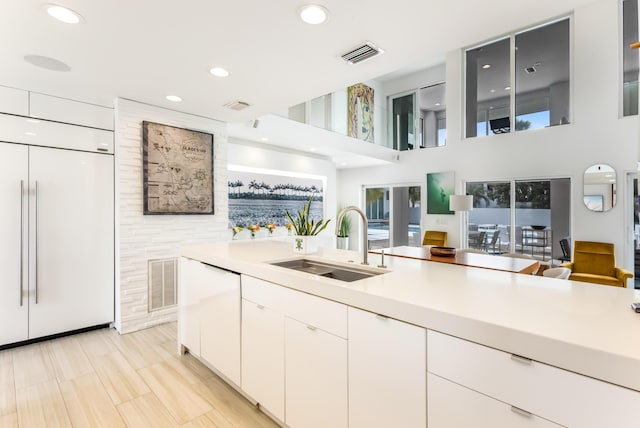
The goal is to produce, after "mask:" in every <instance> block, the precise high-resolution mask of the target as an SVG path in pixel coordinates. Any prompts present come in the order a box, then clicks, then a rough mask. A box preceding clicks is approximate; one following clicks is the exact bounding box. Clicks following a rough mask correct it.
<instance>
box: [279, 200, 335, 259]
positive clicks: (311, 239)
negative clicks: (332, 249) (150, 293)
mask: <svg viewBox="0 0 640 428" xmlns="http://www.w3.org/2000/svg"><path fill="white" fill-rule="evenodd" d="M312 201H313V196H311V197H310V198H309V202H306V203H305V204H304V205H303V206H302V209H301V210H300V211H298V215H297V216H296V217H293V216H292V215H291V214H289V210H286V211H285V214H286V215H287V217H288V218H289V221H290V222H291V225H292V226H293V230H294V231H295V235H296V236H295V237H294V239H293V251H295V252H297V253H301V254H308V253H313V252H315V251H316V250H317V249H318V239H317V236H316V235H318V233H320V232H322V231H323V230H324V229H326V227H327V226H328V225H329V222H330V221H331V220H327V221H324V220H322V219H321V220H318V221H315V220H314V219H312V218H310V216H309V210H310V209H311V202H312Z"/></svg>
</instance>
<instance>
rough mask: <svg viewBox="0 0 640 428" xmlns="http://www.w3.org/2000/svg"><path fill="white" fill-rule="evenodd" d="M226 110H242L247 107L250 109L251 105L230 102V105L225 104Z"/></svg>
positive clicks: (241, 102) (242, 102)
mask: <svg viewBox="0 0 640 428" xmlns="http://www.w3.org/2000/svg"><path fill="white" fill-rule="evenodd" d="M224 106H225V107H227V108H230V109H231V110H238V111H239V110H244V109H246V108H247V107H250V106H251V104H249V103H247V102H244V101H231V102H230V103H226V104H225V105H224Z"/></svg>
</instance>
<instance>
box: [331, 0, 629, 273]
mask: <svg viewBox="0 0 640 428" xmlns="http://www.w3.org/2000/svg"><path fill="white" fill-rule="evenodd" d="M618 29H619V25H618V2H612V1H607V0H601V1H598V2H595V3H592V4H590V5H588V6H585V7H582V8H580V9H578V10H576V11H575V14H574V19H573V44H572V54H573V80H572V82H573V83H572V85H573V97H572V109H573V114H572V124H570V125H564V126H556V127H551V128H545V129H538V130H531V131H525V132H519V133H516V134H508V135H505V134H502V135H492V136H489V137H478V138H471V139H466V140H464V139H462V138H461V135H462V131H463V125H464V124H463V122H462V111H463V104H462V101H463V86H462V82H463V74H462V65H463V51H462V50H457V51H453V52H449V53H448V54H447V59H446V75H445V74H444V70H443V69H442V68H436V69H433V70H432V73H431V74H430V75H429V74H425V76H429V77H430V78H431V80H429V81H426V80H425V81H423V82H422V83H420V85H422V86H425V85H428V84H433V83H437V82H439V81H443V80H446V83H447V87H446V91H447V96H446V100H447V146H446V147H439V148H430V149H423V150H420V151H410V152H402V153H401V154H400V161H399V163H398V164H396V165H391V166H383V167H375V168H361V169H347V170H340V171H339V174H338V180H339V183H340V186H339V189H340V191H339V194H338V202H339V204H341V205H347V204H359V205H361V187H362V186H363V185H381V184H405V183H413V182H418V183H421V184H422V186H423V187H422V188H423V201H422V202H423V203H422V207H423V216H422V226H423V229H424V228H433V229H439V230H447V231H448V232H449V235H450V238H449V243H450V244H451V245H458V244H459V239H460V232H461V230H460V223H459V221H460V215H459V214H456V215H454V216H446V215H429V216H427V215H426V214H425V212H426V203H425V195H424V191H425V184H426V183H425V181H426V179H425V174H426V173H427V172H439V171H455V180H456V188H457V190H458V192H460V193H461V192H462V190H463V189H462V182H463V181H479V180H494V179H496V180H497V179H505V178H524V179H530V178H546V177H569V178H571V195H572V198H571V199H572V201H571V202H572V204H571V212H572V238H573V239H574V240H595V241H605V242H613V243H614V244H615V246H616V256H617V260H618V261H619V264H623V260H625V256H627V255H628V254H629V253H630V251H632V250H631V248H630V245H631V243H627V242H626V240H625V227H624V221H625V215H624V210H625V203H623V201H621V200H619V201H618V205H617V206H616V207H615V208H614V209H613V210H611V211H609V212H607V213H594V212H590V211H588V210H587V209H586V208H585V207H584V204H583V203H582V187H583V178H582V177H583V173H584V170H585V169H586V168H587V167H588V166H590V165H592V164H594V163H608V164H610V165H612V166H613V167H614V168H615V169H616V171H617V172H618V194H619V195H624V194H626V193H625V192H626V190H625V189H624V186H626V183H625V182H624V180H621V179H620V178H621V177H623V176H624V172H625V171H632V170H635V169H636V161H637V160H638V143H637V142H638V123H637V120H638V119H637V117H628V118H622V119H621V118H619V116H618V114H619V113H618V112H619V107H618V105H619V98H618V94H619V93H620V90H619V88H618V85H619V82H620V79H621V77H620V76H619V74H620V73H619V70H620V66H619V60H618V59H619V49H620V48H621V43H620V41H619V34H618ZM452 31H453V30H452ZM496 36H498V34H496ZM443 37H446V35H443ZM445 77H446V79H445ZM417 86H419V85H417V84H416V81H415V76H409V78H407V79H404V80H403V81H399V82H395V83H393V84H392V83H385V84H384V88H388V90H387V91H386V92H387V93H397V92H401V91H402V90H409V89H414V88H416V87H417ZM356 239H357V238H356ZM627 268H629V266H627Z"/></svg>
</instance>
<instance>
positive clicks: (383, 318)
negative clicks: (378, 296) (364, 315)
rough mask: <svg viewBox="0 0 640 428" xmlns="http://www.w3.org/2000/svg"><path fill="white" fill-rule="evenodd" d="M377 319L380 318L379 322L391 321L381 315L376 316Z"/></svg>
mask: <svg viewBox="0 0 640 428" xmlns="http://www.w3.org/2000/svg"><path fill="white" fill-rule="evenodd" d="M376 318H378V319H379V320H382V321H386V320H388V319H389V317H388V316H385V315H381V314H376Z"/></svg>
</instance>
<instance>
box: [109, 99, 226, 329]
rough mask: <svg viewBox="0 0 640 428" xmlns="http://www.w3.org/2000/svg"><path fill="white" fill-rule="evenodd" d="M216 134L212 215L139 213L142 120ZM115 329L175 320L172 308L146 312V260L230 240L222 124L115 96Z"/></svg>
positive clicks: (141, 192) (140, 200)
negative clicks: (211, 242) (197, 244)
mask: <svg viewBox="0 0 640 428" xmlns="http://www.w3.org/2000/svg"><path fill="white" fill-rule="evenodd" d="M143 120H147V121H151V122H158V123H162V124H166V125H171V126H177V127H180V128H188V129H194V130H197V131H203V132H208V133H211V134H213V135H214V211H215V214H214V215H146V216H145V215H143V214H142V212H143V207H142V202H143V189H142V182H143V180H142V121H143ZM115 140H116V195H117V197H116V204H117V208H116V218H117V220H116V221H117V223H116V328H117V329H118V330H119V331H120V332H121V333H127V332H130V331H135V330H139V329H141V328H146V327H150V326H152V325H156V324H160V323H163V322H167V321H173V320H175V319H176V310H175V308H169V309H163V310H159V311H154V312H148V309H147V308H148V293H147V287H148V285H147V281H148V278H147V270H148V269H147V263H148V261H149V259H162V258H173V257H178V256H179V254H180V247H181V246H183V245H188V244H195V243H200V242H207V241H220V240H224V239H228V237H229V231H228V229H227V218H228V206H227V135H226V124H225V123H223V122H219V121H216V120H212V119H206V118H203V117H199V116H192V115H189V114H185V113H179V112H176V111H172V110H166V109H163V108H160V107H155V106H150V105H147V104H141V103H137V102H135V101H129V100H125V99H118V100H116V137H115Z"/></svg>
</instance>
